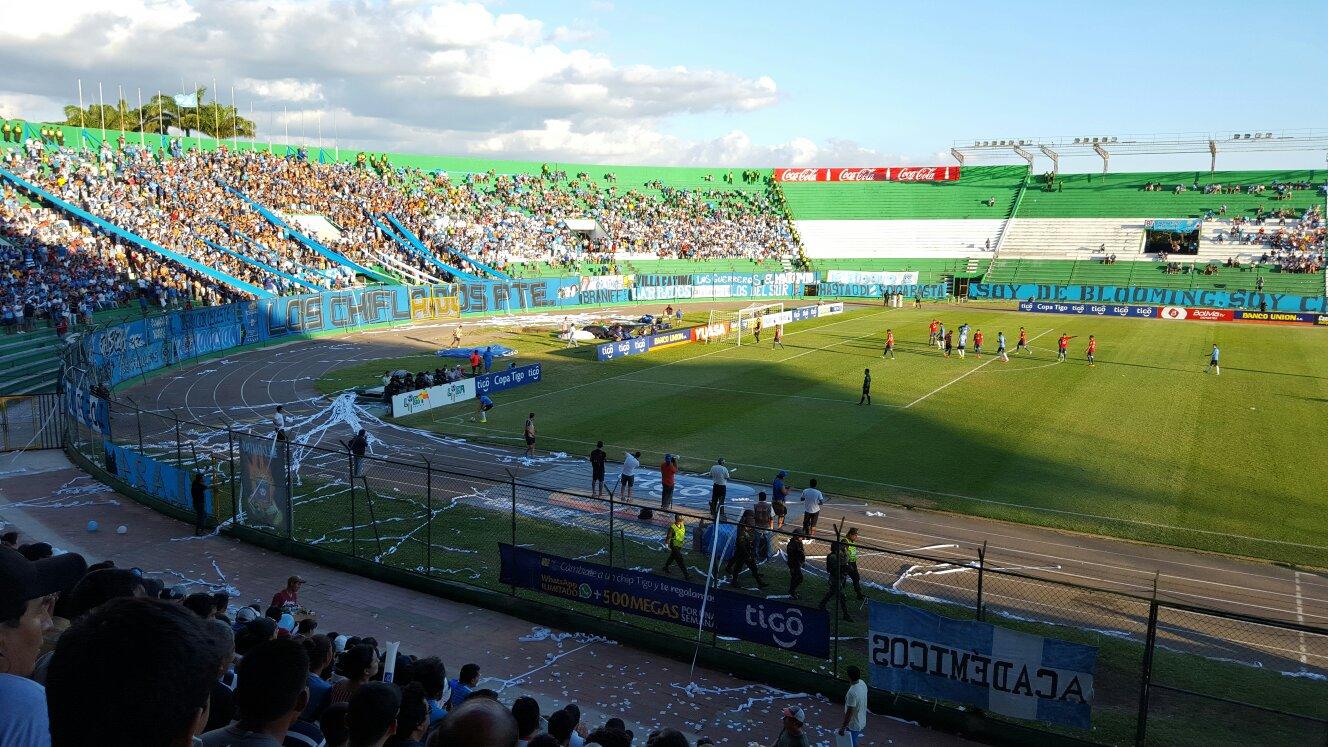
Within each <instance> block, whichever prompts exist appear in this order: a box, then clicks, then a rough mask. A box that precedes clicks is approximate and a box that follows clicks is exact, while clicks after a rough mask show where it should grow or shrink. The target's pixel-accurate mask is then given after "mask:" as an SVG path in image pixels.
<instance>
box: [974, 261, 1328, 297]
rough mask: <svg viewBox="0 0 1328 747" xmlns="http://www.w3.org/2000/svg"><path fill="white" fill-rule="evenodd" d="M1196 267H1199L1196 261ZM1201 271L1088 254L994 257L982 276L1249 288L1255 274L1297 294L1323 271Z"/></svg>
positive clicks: (1307, 292)
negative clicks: (1104, 261)
mask: <svg viewBox="0 0 1328 747" xmlns="http://www.w3.org/2000/svg"><path fill="white" fill-rule="evenodd" d="M1197 267H1199V268H1202V267H1204V265H1203V264H1202V263H1200V264H1198V265H1197ZM1216 270H1217V272H1216V274H1213V275H1204V274H1203V273H1202V272H1190V273H1184V274H1176V275H1169V274H1167V273H1166V272H1164V271H1163V265H1162V263H1160V262H1117V263H1115V264H1111V265H1104V264H1102V263H1101V262H1096V261H1090V260H1039V259H998V260H996V261H995V262H994V263H993V264H992V267H991V270H990V271H988V272H987V274H986V275H985V276H984V277H983V280H984V281H985V282H988V283H1014V284H1019V283H1047V284H1054V285H1115V286H1138V287H1143V288H1174V289H1179V290H1229V291H1230V290H1254V286H1255V282H1256V280H1257V278H1259V277H1262V278H1263V279H1264V291H1265V292H1268V293H1288V294H1292V295H1298V296H1321V295H1323V290H1324V276H1323V273H1313V274H1309V273H1291V272H1280V271H1277V270H1273V269H1269V268H1246V269H1235V268H1230V267H1216Z"/></svg>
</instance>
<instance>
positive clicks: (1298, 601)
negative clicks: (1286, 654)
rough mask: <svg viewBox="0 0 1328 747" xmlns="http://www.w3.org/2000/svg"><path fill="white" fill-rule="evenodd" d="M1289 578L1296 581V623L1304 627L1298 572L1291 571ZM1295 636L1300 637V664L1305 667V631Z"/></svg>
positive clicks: (1298, 632)
mask: <svg viewBox="0 0 1328 747" xmlns="http://www.w3.org/2000/svg"><path fill="white" fill-rule="evenodd" d="M1291 577H1292V578H1293V579H1295V581H1296V622H1298V623H1300V624H1301V625H1304V624H1305V604H1304V602H1303V601H1302V600H1301V596H1300V571H1292V574H1291ZM1297 634H1298V635H1299V636H1300V664H1301V666H1305V665H1306V664H1307V663H1308V661H1307V658H1308V657H1307V656H1306V651H1305V631H1303V630H1300V631H1297Z"/></svg>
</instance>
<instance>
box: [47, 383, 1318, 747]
mask: <svg viewBox="0 0 1328 747" xmlns="http://www.w3.org/2000/svg"><path fill="white" fill-rule="evenodd" d="M89 409H90V411H95V409H96V408H89ZM106 412H107V414H106V416H105V419H104V422H99V421H98V420H97V419H96V418H95V417H89V416H88V415H87V413H86V411H85V412H83V413H78V412H70V411H66V412H64V423H63V424H62V428H63V435H64V436H65V437H66V438H67V448H69V449H71V450H73V451H77V452H78V453H79V454H81V455H82V456H83V457H84V458H85V459H87V460H88V461H89V462H91V463H92V464H93V465H94V466H95V467H97V468H100V469H104V470H106V471H107V472H109V473H112V474H116V475H117V476H118V477H119V478H120V479H121V480H124V481H125V482H128V483H129V484H131V485H134V486H136V487H138V488H139V489H141V490H144V491H145V492H148V493H150V494H152V495H153V497H155V498H157V499H159V500H163V501H166V502H167V503H172V504H175V505H176V507H177V508H180V509H184V510H188V509H189V506H188V505H187V497H186V496H187V493H186V492H185V491H184V489H183V486H184V484H185V482H187V481H189V480H192V476H193V475H194V474H202V475H204V477H205V479H206V481H207V482H208V483H209V484H210V485H211V509H210V510H211V514H212V517H211V518H212V520H213V521H215V522H216V523H217V524H219V525H220V526H221V527H223V528H225V527H226V526H230V525H237V526H243V527H246V528H248V529H250V530H254V531H258V532H263V533H266V534H269V535H272V536H274V537H277V538H281V539H283V540H289V541H292V542H296V543H299V544H301V545H304V546H305V547H307V548H312V549H313V551H314V552H315V554H318V553H327V554H329V555H327V556H326V557H332V555H335V554H339V555H345V556H350V557H353V558H358V559H361V560H364V561H370V562H372V563H376V564H379V565H381V566H383V567H384V568H391V569H393V570H394V571H398V572H404V573H408V574H416V575H418V576H421V577H424V578H429V579H440V580H446V581H449V582H452V583H456V584H462V585H465V586H469V587H473V588H478V589H483V590H486V591H489V592H495V593H499V594H505V595H510V596H513V597H518V598H523V599H528V600H530V601H531V602H535V603H542V604H546V605H547V604H555V605H557V606H559V607H564V608H569V609H572V610H574V611H576V612H579V613H581V614H584V615H588V616H594V617H601V618H604V619H609V620H614V621H616V622H619V623H623V624H627V625H630V626H633V627H636V628H639V629H642V630H645V631H648V632H649V633H650V634H651V635H658V636H669V637H673V638H675V639H678V640H679V641H696V645H700V646H706V647H711V648H714V649H717V650H722V651H727V652H730V653H734V654H739V655H742V656H747V657H753V658H755V659H758V660H760V661H768V662H772V663H777V664H781V665H786V666H789V667H794V668H797V669H799V670H802V671H804V672H809V673H814V674H817V675H820V676H825V677H833V678H841V679H842V678H844V677H845V670H846V668H847V666H849V665H857V666H858V667H859V668H860V669H861V670H862V671H864V672H867V671H869V669H870V668H869V664H870V662H869V661H868V654H867V638H868V637H869V635H870V632H869V630H868V628H867V624H866V622H867V603H868V602H869V601H878V602H892V603H902V604H907V605H912V606H916V607H921V608H925V609H928V610H930V611H933V612H935V613H937V614H940V615H942V616H945V617H949V618H954V619H974V618H976V619H979V620H985V621H988V622H991V623H994V624H996V625H999V626H1001V627H1003V628H1009V629H1014V630H1019V631H1024V632H1028V633H1033V634H1036V635H1039V636H1044V637H1048V638H1056V639H1061V640H1066V641H1072V642H1076V643H1083V644H1088V645H1092V646H1095V647H1097V648H1098V651H1099V654H1098V663H1097V670H1096V674H1095V678H1094V700H1093V709H1092V727H1091V729H1090V730H1088V731H1085V730H1079V729H1072V728H1066V727H1058V726H1049V725H1047V724H1039V723H1035V722H1028V721H1019V722H1018V723H1021V724H1024V725H1026V726H1033V727H1035V728H1039V729H1046V730H1048V731H1050V732H1054V733H1056V734H1059V735H1063V736H1068V737H1074V738H1078V739H1085V740H1089V741H1093V742H1098V743H1104V744H1130V743H1135V744H1195V745H1201V744H1203V745H1207V744H1213V743H1220V742H1229V741H1231V740H1232V739H1233V738H1235V737H1237V736H1238V738H1239V740H1240V741H1241V742H1243V743H1245V744H1248V745H1259V744H1270V745H1271V744H1289V743H1295V744H1328V629H1323V628H1316V627H1313V626H1307V625H1298V624H1294V623H1290V622H1283V621H1277V620H1265V619H1259V618H1253V617H1246V616H1241V615H1236V614H1232V613H1229V612H1223V611H1219V610H1212V609H1200V608H1197V607H1187V606H1184V605H1178V604H1174V603H1172V602H1168V601H1165V600H1159V599H1157V598H1156V597H1151V598H1150V597H1146V596H1137V595H1131V594H1124V593H1120V592H1117V591H1111V590H1104V589H1100V588H1094V587H1092V586H1087V585H1080V584H1075V583H1069V582H1064V581H1057V580H1053V579H1048V578H1045V577H1039V576H1036V575H1033V574H1030V573H1026V572H1023V571H1021V570H1019V569H1010V568H1003V567H999V566H997V565H994V564H992V563H991V562H989V561H988V560H987V558H986V555H985V552H984V548H983V546H965V545H941V546H938V547H937V548H935V549H933V550H930V551H900V550H899V549H897V548H890V547H886V546H882V545H877V544H874V543H873V542H872V541H870V540H863V541H861V542H859V543H857V546H856V547H857V554H858V559H857V567H856V570H857V574H856V575H857V577H856V578H855V579H853V580H852V581H850V583H849V584H848V588H847V590H846V599H845V602H846V604H844V605H842V606H841V605H840V604H839V602H838V600H837V599H836V598H834V597H833V596H832V595H829V594H828V593H827V592H829V590H830V583H829V578H828V573H827V571H826V564H825V557H826V554H827V549H828V547H829V540H832V539H834V537H835V535H836V534H837V533H838V532H840V531H846V530H847V528H848V527H847V526H845V525H844V524H843V518H842V517H836V516H835V515H834V510H833V504H829V505H827V507H826V509H825V510H823V512H822V514H823V519H822V522H823V523H822V526H821V527H820V529H819V533H818V535H817V536H816V537H815V539H814V540H812V541H809V542H807V543H805V546H806V554H807V563H806V566H805V568H804V571H805V577H806V578H805V580H804V581H803V582H802V584H801V586H800V587H799V588H798V589H797V590H796V591H797V593H798V595H799V598H800V601H801V603H803V604H808V605H816V604H817V603H825V604H828V607H829V609H830V613H831V618H832V620H833V623H832V628H831V633H830V638H831V656H830V657H829V659H822V658H816V657H812V656H807V655H804V654H799V653H796V652H792V651H787V650H782V649H779V648H772V647H767V646H760V645H756V644H753V643H749V642H744V641H740V640H733V639H728V638H726V637H724V636H720V635H717V634H715V633H712V632H707V633H705V634H704V635H702V634H700V633H698V631H697V630H696V629H695V628H694V627H693V628H687V627H683V626H679V625H675V624H670V623H665V622H659V621H657V620H652V619H647V618H645V617H640V616H635V615H631V614H626V613H624V612H622V611H620V610H614V609H611V608H605V607H602V606H596V605H592V604H582V603H579V602H568V601H565V600H563V599H554V598H551V597H549V596H546V595H543V594H541V593H540V592H537V591H531V590H527V589H522V588H517V587H514V586H510V585H507V584H505V583H503V581H502V580H501V578H500V555H499V545H500V544H508V545H512V546H515V547H528V548H531V549H535V550H538V551H541V552H545V553H550V554H553V555H559V556H563V557H567V558H573V559H577V560H581V561H586V562H592V563H596V564H601V565H603V566H604V567H605V569H606V570H610V569H611V570H635V571H647V572H658V571H659V570H660V569H661V567H662V566H663V562H664V560H665V558H666V555H667V553H666V552H665V549H664V547H665V546H664V536H665V529H666V526H667V524H668V523H669V522H670V521H671V520H672V517H673V515H674V514H675V513H677V514H680V515H681V516H683V518H684V522H685V524H686V527H687V536H688V541H689V548H688V551H687V553H686V555H685V557H686V560H687V563H688V566H689V576H690V577H691V578H694V579H698V580H700V581H702V582H705V580H706V578H707V576H706V572H707V568H708V561H709V557H708V554H707V552H706V550H705V548H703V547H702V546H701V543H700V540H699V537H700V536H701V534H702V531H703V529H704V528H705V527H706V526H707V525H709V524H710V523H711V522H713V521H714V519H713V518H712V517H710V516H708V515H707V514H706V513H705V512H704V510H701V511H696V510H692V509H690V508H688V507H686V506H683V505H677V506H675V507H673V508H670V509H669V510H667V511H664V510H662V509H661V507H660V506H659V504H658V497H657V496H651V497H650V498H649V499H648V501H646V502H644V503H643V502H642V501H641V500H640V499H638V500H635V501H627V500H623V499H622V497H621V496H618V495H615V494H614V492H612V491H610V492H608V493H607V494H606V495H604V496H601V497H596V496H594V495H592V494H591V490H590V484H589V466H588V465H583V466H581V467H574V468H573V469H576V470H580V469H583V470H584V473H585V483H586V484H585V485H584V486H569V485H567V484H542V482H541V480H540V478H539V476H536V477H534V478H531V477H528V476H523V477H521V478H520V479H518V478H517V477H516V476H515V475H514V474H513V473H511V472H507V473H506V474H504V470H503V468H502V464H501V462H500V461H499V460H497V459H495V462H494V464H493V466H492V469H489V470H487V471H486V470H467V469H460V468H458V467H457V466H456V465H455V464H446V463H437V462H431V461H429V460H427V459H424V458H410V459H398V458H392V457H388V456H382V455H373V454H369V455H366V456H365V457H364V458H363V460H362V462H361V461H359V460H357V459H356V458H355V457H354V456H352V455H351V453H350V452H349V450H348V449H346V448H344V444H343V448H328V447H325V446H321V445H317V444H313V443H307V442H304V441H303V440H300V439H297V440H296V441H285V440H280V439H277V438H275V437H274V436H272V435H271V434H270V433H269V434H256V433H251V432H248V431H244V430H240V429H236V428H229V429H228V428H219V427H217V426H215V425H209V424H204V423H201V422H197V421H196V420H193V419H191V418H190V416H191V415H192V413H190V412H188V411H184V412H181V411H179V410H169V409H166V410H154V409H148V408H143V407H139V406H137V405H136V404H134V403H132V402H129V401H120V400H114V401H109V402H108V403H107V408H106ZM222 414H223V415H226V411H225V410H222ZM308 435H309V434H305V437H308ZM325 440H326V439H325ZM381 448H383V446H382V445H377V446H376V448H371V450H377V449H381ZM142 457H146V459H143V458H142ZM539 458H548V457H543V456H541V457H539ZM172 470H174V472H172ZM149 472H150V473H151V474H148V473H149ZM177 472H178V474H176V473H177ZM163 476H164V477H163ZM172 481H174V482H172ZM163 485H164V486H165V487H163ZM691 498H692V499H693V500H692V501H690V502H691V503H693V505H695V500H694V499H695V498H696V496H691ZM680 503H681V502H680ZM647 507H650V508H653V514H654V515H653V516H645V515H643V512H642V509H643V508H647ZM744 507H745V506H743V505H739V506H728V507H726V510H725V512H721V516H720V517H719V519H718V520H719V522H720V524H721V525H723V526H722V528H721V530H720V533H721V535H722V534H723V532H725V531H727V530H728V529H729V528H730V526H731V525H734V524H736V523H737V522H738V521H739V520H740V516H739V515H738V514H740V512H741V509H742V508H744ZM793 529H794V527H792V526H782V527H776V528H773V529H771V530H769V531H768V532H767V533H766V534H765V537H767V538H768V540H761V541H758V545H761V546H763V547H768V548H769V550H768V552H767V553H765V554H764V555H763V557H762V560H761V562H760V564H759V565H758V568H759V570H760V573H761V581H762V582H763V583H765V584H768V586H767V587H755V581H756V579H755V578H753V577H752V576H751V574H750V572H742V573H741V575H740V577H739V583H738V584H736V585H730V584H726V585H725V588H729V589H735V588H736V589H741V590H743V591H744V592H746V593H751V594H752V598H753V600H755V601H759V600H762V599H765V598H766V595H767V594H770V595H779V596H783V595H786V594H788V593H789V592H790V589H789V584H790V579H791V576H790V572H789V567H788V565H787V562H786V555H785V553H784V549H785V548H786V547H787V545H788V543H789V542H790V541H791V540H792V539H793V536H794V532H793ZM724 575H727V572H726V569H724V568H723V567H722V565H717V566H716V567H715V573H714V576H715V578H716V579H718V578H720V577H722V576H724ZM772 598H773V597H772ZM887 696H888V697H890V698H899V697H904V696H902V695H899V694H894V693H888V694H887ZM986 715H988V716H989V717H991V718H995V719H1006V718H1007V717H1005V716H1001V715H998V714H992V713H988V714H986ZM1010 720H1014V719H1010Z"/></svg>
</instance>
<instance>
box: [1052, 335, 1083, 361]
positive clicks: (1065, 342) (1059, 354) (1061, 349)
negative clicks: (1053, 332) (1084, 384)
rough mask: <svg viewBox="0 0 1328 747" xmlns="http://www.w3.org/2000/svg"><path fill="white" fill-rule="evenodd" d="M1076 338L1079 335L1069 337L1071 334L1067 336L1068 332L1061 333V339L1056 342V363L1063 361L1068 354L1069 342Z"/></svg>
mask: <svg viewBox="0 0 1328 747" xmlns="http://www.w3.org/2000/svg"><path fill="white" fill-rule="evenodd" d="M1078 336H1079V335H1071V334H1069V333H1068V332H1062V333H1061V338H1060V340H1058V341H1057V342H1056V362H1057V363H1060V362H1061V361H1063V360H1065V356H1066V355H1067V354H1068V352H1069V348H1070V340H1073V339H1074V338H1076V337H1078Z"/></svg>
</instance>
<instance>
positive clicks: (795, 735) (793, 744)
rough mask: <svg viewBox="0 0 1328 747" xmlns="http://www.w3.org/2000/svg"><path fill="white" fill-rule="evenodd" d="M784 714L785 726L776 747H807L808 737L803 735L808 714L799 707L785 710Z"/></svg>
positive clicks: (781, 730) (776, 741)
mask: <svg viewBox="0 0 1328 747" xmlns="http://www.w3.org/2000/svg"><path fill="white" fill-rule="evenodd" d="M783 714H784V720H783V725H782V728H781V729H780V732H779V738H778V739H776V740H775V745H774V747H807V745H808V742H807V735H806V734H804V733H803V730H804V729H805V728H806V724H807V716H806V714H804V713H803V712H802V709H801V708H799V707H797V706H789V707H788V708H785V709H784V711H783Z"/></svg>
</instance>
